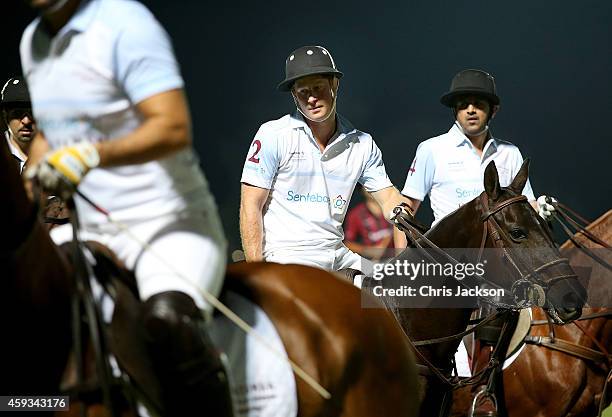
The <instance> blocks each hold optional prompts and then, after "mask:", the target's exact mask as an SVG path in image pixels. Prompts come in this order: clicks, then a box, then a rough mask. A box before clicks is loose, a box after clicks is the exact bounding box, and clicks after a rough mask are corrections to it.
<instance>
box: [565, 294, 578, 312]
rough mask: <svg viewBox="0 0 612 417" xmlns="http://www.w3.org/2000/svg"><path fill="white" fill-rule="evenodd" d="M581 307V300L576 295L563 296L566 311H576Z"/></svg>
mask: <svg viewBox="0 0 612 417" xmlns="http://www.w3.org/2000/svg"><path fill="white" fill-rule="evenodd" d="M579 307H581V305H580V299H579V298H578V296H577V295H576V294H574V293H569V294H565V295H564V296H563V308H564V309H566V310H575V309H577V308H579Z"/></svg>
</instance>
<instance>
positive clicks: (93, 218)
mask: <svg viewBox="0 0 612 417" xmlns="http://www.w3.org/2000/svg"><path fill="white" fill-rule="evenodd" d="M21 63H22V66H23V71H24V74H25V76H26V78H27V81H28V85H29V88H30V95H31V98H32V108H33V112H34V117H35V118H36V122H37V125H38V128H39V129H40V130H41V131H43V133H44V135H45V137H46V139H47V141H48V142H49V144H50V146H51V147H52V148H58V147H62V146H65V145H69V144H72V143H75V142H80V141H87V142H98V141H105V140H109V139H116V138H119V137H122V136H124V135H126V134H128V133H130V132H132V131H133V130H135V129H136V128H138V126H139V125H140V123H141V122H142V116H141V115H140V114H139V113H138V111H137V109H136V104H138V103H139V102H141V101H143V100H145V99H146V98H149V97H151V96H153V95H155V94H158V93H162V92H165V91H169V90H173V89H180V88H182V87H183V80H182V78H181V75H180V73H179V68H178V65H177V63H176V60H175V58H174V53H173V51H172V46H171V43H170V39H169V37H168V35H167V33H166V32H165V31H164V29H163V28H162V27H161V25H160V24H159V22H157V20H155V18H154V16H153V15H152V14H151V12H150V11H149V10H148V9H147V8H146V7H145V6H143V5H142V4H141V3H139V2H136V1H130V0H83V1H82V2H81V4H80V6H79V9H78V10H77V12H76V13H75V14H74V15H73V16H72V18H71V19H70V20H69V21H68V23H67V24H66V25H65V26H64V27H63V28H62V29H61V30H60V32H59V33H57V34H56V35H55V36H54V37H50V36H49V34H48V32H46V30H45V29H44V25H42V24H41V20H40V18H38V19H36V20H34V21H33V22H32V23H31V24H30V25H29V26H28V27H27V28H26V29H25V31H24V34H23V37H22V40H21ZM79 189H80V190H81V191H82V192H83V193H84V194H85V195H87V196H89V197H90V198H91V199H92V200H94V201H96V202H97V203H99V204H100V205H101V206H103V207H104V208H106V209H107V210H109V211H110V212H111V214H112V216H113V217H114V218H115V219H116V220H120V221H130V220H145V219H150V218H157V217H160V216H163V215H166V214H169V213H173V212H177V211H181V210H183V209H185V208H188V207H191V206H194V205H196V204H197V207H202V205H204V207H205V208H208V209H210V210H212V209H213V208H211V204H212V207H214V203H212V197H211V196H210V193H209V192H208V185H207V183H206V180H205V179H204V176H203V174H202V173H201V171H200V169H199V167H198V160H197V157H196V156H195V155H194V153H193V151H192V150H191V149H189V150H184V151H181V152H178V153H175V154H172V155H171V156H169V157H167V158H165V159H161V160H157V161H151V162H148V163H145V164H138V165H125V166H119V167H112V168H97V169H93V170H92V171H91V172H89V173H88V174H87V175H86V176H85V178H84V179H83V181H82V183H81V184H80V186H79ZM76 204H77V208H78V211H79V215H80V217H81V218H82V221H83V223H84V224H99V223H105V222H106V219H105V218H104V216H102V215H101V214H99V213H98V212H96V211H94V210H93V209H92V208H91V207H90V206H89V205H87V204H86V203H85V202H83V201H82V200H81V199H80V198H78V196H77V197H76Z"/></svg>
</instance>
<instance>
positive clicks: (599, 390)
mask: <svg viewBox="0 0 612 417" xmlns="http://www.w3.org/2000/svg"><path fill="white" fill-rule="evenodd" d="M587 230H588V231H590V232H591V233H593V234H594V235H596V236H598V237H599V238H600V239H602V240H603V241H604V242H612V210H611V211H608V212H607V213H606V214H605V215H603V216H602V217H600V218H599V219H597V220H596V221H595V222H593V223H592V224H591V225H590V226H589V227H588V228H587ZM574 238H575V239H576V240H577V241H578V242H579V243H580V244H582V245H584V246H586V247H590V248H597V247H601V246H599V245H597V244H596V243H593V242H592V241H590V240H588V239H586V238H585V237H584V236H583V235H582V234H581V233H577V234H576V235H575V236H574ZM561 253H562V254H563V255H564V256H567V257H568V258H569V259H570V263H571V265H572V266H574V267H576V268H580V267H588V268H589V269H591V274H590V277H589V282H588V288H589V291H588V293H589V304H591V305H595V306H597V308H585V309H584V311H583V316H584V317H585V318H588V317H589V316H591V315H594V316H595V318H593V319H586V320H584V321H582V320H581V321H578V322H574V323H572V324H568V325H565V326H557V325H555V326H554V337H555V339H556V342H555V344H556V346H558V348H555V344H553V345H551V344H548V343H546V345H544V346H537V345H532V344H528V345H527V346H526V347H525V349H524V350H523V351H522V352H521V354H520V355H519V356H518V358H517V359H516V361H515V362H513V363H512V364H511V365H510V366H509V367H508V368H507V369H506V370H505V371H504V384H505V396H506V404H507V408H508V415H509V416H510V417H522V416H537V417H565V416H568V417H569V416H572V417H587V416H595V415H597V413H598V411H599V407H600V402H601V400H602V397H603V400H604V402H603V403H601V406H602V407H606V406H608V405H609V404H610V393H609V392H608V393H607V395H605V394H606V393H605V391H604V386H605V384H606V379H607V378H610V374H609V372H610V369H612V357H610V355H609V353H610V351H611V349H612V320H610V318H611V317H612V310H611V309H610V308H603V307H607V306H609V301H610V299H611V298H610V295H611V294H610V288H611V286H610V279H611V278H612V275H611V272H610V271H609V270H607V269H606V268H605V267H604V266H602V265H600V264H599V263H597V262H595V260H593V259H592V258H590V257H589V256H588V255H586V254H585V253H583V252H581V251H578V250H576V249H575V245H574V244H573V243H572V242H571V241H570V240H568V241H567V242H565V243H564V244H563V245H562V246H561ZM599 254H600V255H601V252H600V253H599ZM606 258H607V261H608V262H610V254H609V252H608V256H607V257H606ZM602 293H604V296H603V297H600V296H601V295H602ZM594 298H595V299H594ZM597 298H598V299H597ZM606 300H607V302H608V304H606ZM543 319H545V315H544V313H543V312H542V311H541V310H540V309H533V320H534V322H533V323H534V325H532V328H531V330H530V336H541V337H542V338H547V337H549V333H550V329H549V327H548V326H547V325H545V324H543V323H545V322H546V321H545V320H544V321H542V320H543ZM531 340H534V341H536V340H537V339H535V338H532V339H531ZM559 349H561V350H559ZM471 397H472V395H471V393H470V392H469V389H462V390H459V391H458V392H457V393H456V401H455V406H454V410H453V416H457V417H459V416H466V415H467V410H468V409H469V405H470V404H469V403H470V401H471Z"/></svg>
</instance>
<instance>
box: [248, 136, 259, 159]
mask: <svg viewBox="0 0 612 417" xmlns="http://www.w3.org/2000/svg"><path fill="white" fill-rule="evenodd" d="M253 146H255V148H256V149H255V152H254V153H253V155H251V157H250V158H249V161H251V162H255V163H256V164H258V163H259V158H257V154H258V153H259V151H260V150H261V142H260V141H259V139H255V140H254V141H253V144H252V145H251V148H252V147H253Z"/></svg>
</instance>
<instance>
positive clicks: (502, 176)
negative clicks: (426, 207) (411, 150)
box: [402, 123, 535, 223]
mask: <svg viewBox="0 0 612 417" xmlns="http://www.w3.org/2000/svg"><path fill="white" fill-rule="evenodd" d="M491 161H495V166H496V167H497V172H498V174H499V182H500V184H501V186H502V187H507V186H508V185H510V183H511V182H512V179H513V178H514V176H515V175H516V174H517V173H518V171H519V169H520V167H521V164H522V163H523V156H522V155H521V152H520V151H519V149H518V148H517V147H516V146H514V145H513V144H512V143H510V142H506V141H503V140H500V139H495V138H491V139H489V140H488V141H487V143H486V144H485V147H484V149H483V151H482V157H481V156H479V155H478V153H477V151H476V149H475V148H474V146H473V145H472V142H470V140H469V139H468V138H467V137H466V136H465V135H464V134H463V132H462V131H461V129H460V128H459V126H457V124H456V123H455V124H454V125H453V127H451V129H450V130H449V131H448V132H447V133H445V134H443V135H440V136H436V137H434V138H431V139H428V140H426V141H424V142H421V143H420V144H419V146H418V148H417V151H416V156H415V158H414V160H413V161H412V164H411V165H410V168H409V170H408V175H407V177H406V184H405V185H404V189H403V190H402V194H404V195H405V196H407V197H410V198H414V199H417V200H421V201H422V200H423V199H424V198H425V195H427V194H429V199H430V202H431V208H432V210H433V213H434V223H437V222H438V221H439V220H440V219H441V218H443V217H444V216H446V215H448V214H449V213H451V212H453V211H455V210H456V209H457V208H459V207H460V206H462V205H463V204H465V203H467V202H469V201H471V200H473V199H474V198H476V197H477V196H478V195H480V194H481V193H482V192H483V191H484V171H485V168H486V167H487V165H488V164H489V162H491ZM523 194H524V195H525V196H527V198H528V199H529V201H533V200H535V197H534V195H533V191H532V189H531V184H530V183H529V181H527V184H525V188H524V189H523Z"/></svg>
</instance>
